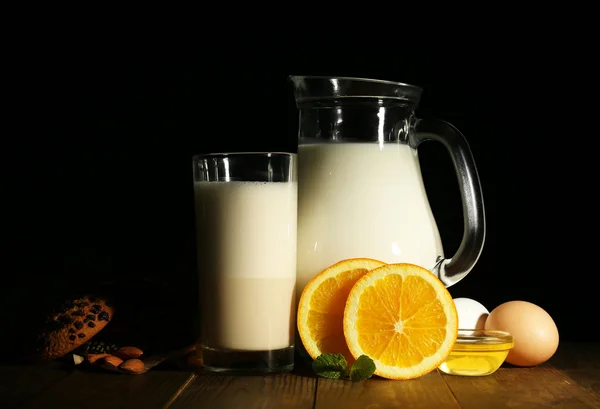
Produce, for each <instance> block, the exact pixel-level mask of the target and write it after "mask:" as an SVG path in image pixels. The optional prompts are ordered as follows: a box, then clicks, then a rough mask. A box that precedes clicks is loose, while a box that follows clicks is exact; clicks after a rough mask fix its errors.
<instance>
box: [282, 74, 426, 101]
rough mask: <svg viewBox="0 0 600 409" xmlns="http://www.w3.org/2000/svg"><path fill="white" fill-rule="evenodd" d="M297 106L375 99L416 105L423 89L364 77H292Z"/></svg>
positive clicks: (290, 77)
mask: <svg viewBox="0 0 600 409" xmlns="http://www.w3.org/2000/svg"><path fill="white" fill-rule="evenodd" d="M288 78H289V80H290V81H291V82H292V83H293V84H294V97H295V99H296V105H297V106H298V107H300V106H304V105H306V104H308V106H311V105H314V104H316V103H319V102H322V103H326V101H331V100H353V99H365V98H366V99H375V100H381V101H401V103H404V104H406V103H408V104H411V105H416V104H418V103H419V100H420V99H421V95H422V93H423V88H421V87H419V86H418V85H413V84H408V83H405V82H399V81H389V80H380V79H375V78H364V77H362V78H361V77H344V76H325V75H289V76H288Z"/></svg>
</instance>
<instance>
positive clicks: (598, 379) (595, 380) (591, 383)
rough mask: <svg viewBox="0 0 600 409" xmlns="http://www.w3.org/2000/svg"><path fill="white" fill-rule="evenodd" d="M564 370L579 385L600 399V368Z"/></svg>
mask: <svg viewBox="0 0 600 409" xmlns="http://www.w3.org/2000/svg"><path fill="white" fill-rule="evenodd" d="M563 372H564V373H565V374H566V375H567V376H568V377H569V378H571V379H572V380H573V381H574V382H576V383H577V385H579V387H581V388H582V389H584V390H585V391H587V392H590V393H593V394H594V396H596V398H598V399H600V369H566V370H563Z"/></svg>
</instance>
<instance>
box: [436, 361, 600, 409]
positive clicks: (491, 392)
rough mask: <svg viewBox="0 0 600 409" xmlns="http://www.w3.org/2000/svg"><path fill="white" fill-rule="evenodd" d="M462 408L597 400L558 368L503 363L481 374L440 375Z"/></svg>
mask: <svg viewBox="0 0 600 409" xmlns="http://www.w3.org/2000/svg"><path fill="white" fill-rule="evenodd" d="M443 378H444V380H445V381H446V383H447V384H448V386H450V388H451V389H452V392H453V394H454V396H456V398H457V399H458V401H459V402H460V404H461V407H462V408H464V409H480V408H486V409H505V408H511V409H537V408H548V407H558V408H561V409H591V408H596V409H597V408H600V400H599V399H598V398H597V397H596V396H595V395H594V394H593V393H590V392H589V391H587V390H585V389H584V388H582V387H580V386H579V385H578V384H577V383H576V382H574V381H573V380H572V379H570V378H569V377H568V376H566V375H565V374H564V373H562V372H561V371H559V370H557V369H556V368H553V367H552V366H550V365H547V364H543V365H540V366H538V367H533V368H516V367H511V368H505V367H502V368H500V369H499V370H498V371H496V372H495V373H493V374H492V375H488V376H481V377H468V376H452V375H443Z"/></svg>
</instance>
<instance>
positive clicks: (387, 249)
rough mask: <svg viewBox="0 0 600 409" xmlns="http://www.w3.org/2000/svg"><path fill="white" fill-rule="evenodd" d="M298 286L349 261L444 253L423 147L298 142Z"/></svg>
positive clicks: (428, 264)
mask: <svg viewBox="0 0 600 409" xmlns="http://www.w3.org/2000/svg"><path fill="white" fill-rule="evenodd" d="M298 178H299V181H298V269H297V291H298V293H299V294H300V293H301V291H302V290H303V288H304V286H305V285H306V284H307V283H308V281H310V279H311V278H313V277H314V276H315V275H316V274H317V273H319V272H320V271H321V270H323V269H325V268H326V267H328V266H330V265H332V264H334V263H336V262H338V261H340V260H343V259H346V258H353V257H368V258H374V259H377V260H381V261H383V262H386V263H394V262H409V263H414V264H417V265H420V266H423V267H425V268H428V269H432V268H433V267H434V266H435V263H436V259H437V257H438V256H442V257H443V248H442V243H441V240H440V237H439V233H438V228H437V225H436V222H435V219H434V217H433V214H432V212H431V208H430V206H429V202H428V200H427V195H426V192H425V186H424V184H423V180H422V176H421V170H420V168H419V160H418V156H417V151H416V150H414V149H411V148H410V147H409V146H407V145H399V144H395V143H390V144H382V145H380V144H378V143H346V144H337V143H329V144H310V145H300V146H299V147H298Z"/></svg>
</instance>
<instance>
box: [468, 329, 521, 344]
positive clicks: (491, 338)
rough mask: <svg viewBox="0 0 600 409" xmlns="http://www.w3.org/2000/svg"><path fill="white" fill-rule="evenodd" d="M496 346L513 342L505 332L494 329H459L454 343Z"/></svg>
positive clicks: (510, 336) (511, 337)
mask: <svg viewBox="0 0 600 409" xmlns="http://www.w3.org/2000/svg"><path fill="white" fill-rule="evenodd" d="M473 342H476V343H478V344H498V343H510V342H514V340H513V336H512V335H511V334H510V333H509V332H506V331H501V330H495V329H459V330H458V335H457V337H456V343H459V344H460V343H473Z"/></svg>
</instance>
